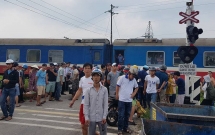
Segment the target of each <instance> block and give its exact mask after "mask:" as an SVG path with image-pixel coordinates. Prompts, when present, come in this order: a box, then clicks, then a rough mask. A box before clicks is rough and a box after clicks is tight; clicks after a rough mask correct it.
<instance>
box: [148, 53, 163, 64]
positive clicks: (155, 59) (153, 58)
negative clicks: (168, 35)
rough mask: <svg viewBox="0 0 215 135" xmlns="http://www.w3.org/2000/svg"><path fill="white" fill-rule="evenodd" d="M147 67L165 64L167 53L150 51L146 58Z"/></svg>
mask: <svg viewBox="0 0 215 135" xmlns="http://www.w3.org/2000/svg"><path fill="white" fill-rule="evenodd" d="M146 63H147V65H162V64H165V53H164V52H162V51H148V52H147V56H146Z"/></svg>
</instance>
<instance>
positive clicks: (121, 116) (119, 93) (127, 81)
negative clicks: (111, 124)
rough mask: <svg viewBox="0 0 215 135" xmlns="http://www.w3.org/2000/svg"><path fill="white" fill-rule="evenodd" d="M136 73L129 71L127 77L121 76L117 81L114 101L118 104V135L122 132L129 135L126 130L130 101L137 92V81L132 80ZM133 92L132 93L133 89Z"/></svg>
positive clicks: (128, 131)
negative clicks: (116, 100)
mask: <svg viewBox="0 0 215 135" xmlns="http://www.w3.org/2000/svg"><path fill="white" fill-rule="evenodd" d="M135 75H136V73H134V71H133V70H130V71H129V72H128V74H127V75H123V76H122V77H120V78H119V80H118V81H117V86H116V99H118V100H119V102H118V135H122V132H123V131H124V132H126V133H131V131H130V130H129V129H128V119H129V116H130V111H131V106H132V100H133V98H134V96H135V95H136V93H137V91H138V85H137V81H136V79H135V78H134V77H135ZM134 88H135V90H134V91H133V89H134Z"/></svg>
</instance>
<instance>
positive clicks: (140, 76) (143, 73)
mask: <svg viewBox="0 0 215 135" xmlns="http://www.w3.org/2000/svg"><path fill="white" fill-rule="evenodd" d="M147 75H148V73H147V72H146V71H145V70H144V69H143V70H142V71H139V72H138V74H137V76H138V79H140V81H139V82H138V86H142V87H143V86H144V83H145V78H146V76H147Z"/></svg>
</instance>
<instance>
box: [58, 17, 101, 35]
mask: <svg viewBox="0 0 215 135" xmlns="http://www.w3.org/2000/svg"><path fill="white" fill-rule="evenodd" d="M103 14H104V13H102V14H99V15H97V16H95V17H93V18H91V19H89V20H87V21H86V22H84V23H83V24H82V25H84V24H85V23H87V22H89V21H92V20H94V19H96V18H98V17H99V16H101V15H103ZM102 20H103V19H102ZM102 20H100V21H102ZM100 21H97V22H96V23H98V22H100ZM96 23H94V24H96ZM82 25H80V26H82ZM71 30H72V29H69V30H66V31H64V32H61V33H60V34H59V35H62V34H66V33H68V32H70V31H71ZM79 30H81V29H79ZM79 30H76V31H74V32H73V33H75V32H77V31H79Z"/></svg>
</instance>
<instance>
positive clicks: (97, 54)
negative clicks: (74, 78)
mask: <svg viewBox="0 0 215 135" xmlns="http://www.w3.org/2000/svg"><path fill="white" fill-rule="evenodd" d="M94 61H100V52H94Z"/></svg>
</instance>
